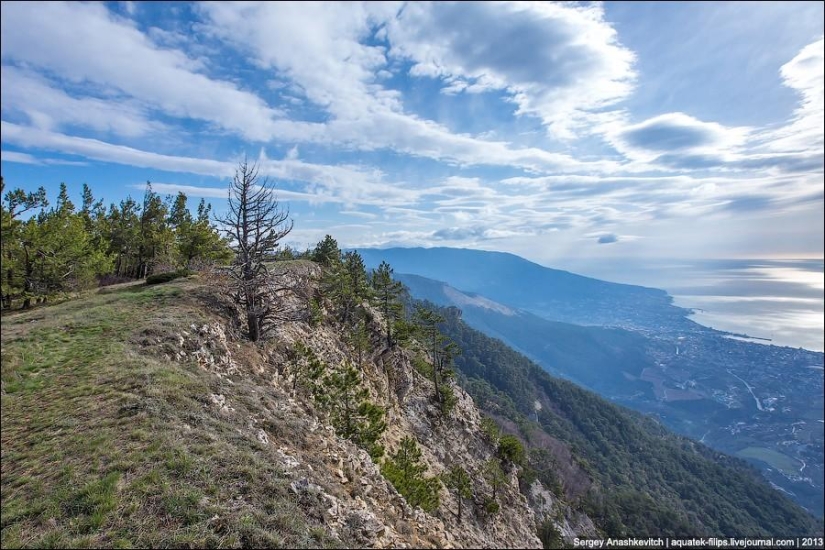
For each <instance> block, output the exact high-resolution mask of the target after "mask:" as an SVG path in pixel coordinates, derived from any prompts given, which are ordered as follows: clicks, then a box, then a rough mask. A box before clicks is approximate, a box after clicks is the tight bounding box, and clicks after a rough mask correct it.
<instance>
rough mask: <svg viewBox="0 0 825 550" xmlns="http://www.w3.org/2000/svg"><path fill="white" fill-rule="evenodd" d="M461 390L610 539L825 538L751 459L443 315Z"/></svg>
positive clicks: (450, 313)
mask: <svg viewBox="0 0 825 550" xmlns="http://www.w3.org/2000/svg"><path fill="white" fill-rule="evenodd" d="M442 312H443V314H444V316H445V318H446V319H447V322H446V323H445V325H444V330H445V334H447V335H448V336H449V337H450V338H452V339H453V340H454V341H455V342H456V343H458V344H459V346H460V347H461V349H462V350H463V353H462V355H461V356H459V357H457V358H456V367H457V369H458V370H459V372H460V379H461V383H462V386H463V387H465V388H466V389H467V390H468V391H469V393H470V394H471V395H472V396H473V398H474V399H475V400H476V402H477V403H478V404H479V406H480V407H481V408H482V410H484V411H485V412H487V413H488V414H491V415H493V416H495V417H497V418H499V419H500V420H502V421H505V423H506V422H509V426H510V429H511V430H512V431H514V432H515V433H518V434H519V435H520V437H522V438H524V440H525V441H526V443H527V445H528V447H529V448H530V458H531V460H530V464H531V466H532V468H533V470H534V471H533V474H532V475H536V476H538V478H539V479H541V480H542V481H543V482H544V483H545V484H546V485H548V486H551V487H555V492H556V495H557V496H559V497H561V498H563V499H564V500H565V501H566V502H567V503H569V504H571V505H572V508H573V509H574V510H581V511H585V512H586V513H587V514H588V515H589V516H590V517H591V518H593V519H594V521H595V522H596V523H597V525H598V526H599V527H600V528H601V529H602V530H603V533H604V534H605V535H608V536H626V535H631V536H635V537H645V536H661V535H663V534H668V535H670V536H679V535H681V536H699V535H707V536H714V535H716V536H720V535H723V536H789V535H791V534H796V535H803V534H813V533H817V532H818V533H821V532H822V524H821V521H817V520H816V519H815V518H814V517H813V516H811V515H809V514H808V513H807V512H805V511H804V510H803V509H802V508H800V507H799V506H798V505H797V504H795V503H793V502H792V501H791V500H790V499H789V498H787V497H786V496H785V495H783V494H781V493H780V492H778V491H776V490H774V489H773V488H771V487H770V486H769V485H768V483H767V482H766V481H765V480H764V479H762V478H761V476H760V475H759V473H758V472H757V471H756V470H755V469H753V468H752V467H750V466H748V465H747V464H746V463H745V462H744V461H742V460H739V459H736V458H733V457H730V456H727V455H724V454H721V453H718V452H716V451H712V450H711V449H709V448H707V447H705V446H704V445H702V444H700V443H696V442H695V441H691V440H689V439H686V438H683V437H679V436H676V435H673V434H672V433H670V432H668V431H667V430H665V429H664V428H663V427H662V426H661V425H660V424H658V423H657V422H655V421H653V420H651V419H650V418H646V417H644V416H641V415H639V414H638V413H634V412H632V411H630V410H627V409H624V408H623V407H620V406H617V405H614V404H612V403H609V402H607V401H606V400H604V399H602V398H600V397H598V396H597V395H595V394H593V393H591V392H588V391H586V390H583V389H581V388H579V387H577V386H576V385H574V384H572V383H570V382H567V381H564V380H559V379H557V378H553V377H552V376H550V375H548V374H547V373H546V372H545V371H544V370H543V369H541V367H539V366H538V365H536V364H534V363H533V362H531V361H530V360H529V359H527V358H526V357H524V356H522V355H520V354H518V353H517V352H515V351H513V350H512V349H510V348H508V347H507V346H505V345H504V344H503V343H502V342H500V341H499V340H496V339H493V338H490V337H488V336H485V335H484V334H482V333H480V332H478V331H476V330H474V329H472V328H470V327H468V326H467V325H466V324H465V323H464V322H462V321H461V320H460V317H459V316H458V315H456V314H455V310H450V309H444V310H442Z"/></svg>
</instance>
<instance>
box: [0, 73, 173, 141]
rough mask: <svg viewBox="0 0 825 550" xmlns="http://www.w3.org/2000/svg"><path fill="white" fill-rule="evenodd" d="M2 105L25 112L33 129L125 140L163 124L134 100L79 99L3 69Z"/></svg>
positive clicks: (35, 77)
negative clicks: (74, 130) (82, 131)
mask: <svg viewBox="0 0 825 550" xmlns="http://www.w3.org/2000/svg"><path fill="white" fill-rule="evenodd" d="M0 82H2V84H0V88H2V94H0V103H2V108H3V111H4V112H6V113H15V112H19V113H23V114H25V115H26V117H27V118H28V119H29V120H30V121H31V123H32V124H33V125H34V126H37V127H38V128H42V129H44V130H61V129H64V128H65V127H66V126H69V125H73V126H78V127H83V128H91V129H93V130H97V131H100V132H105V133H112V134H116V135H119V136H123V137H138V136H144V135H146V134H149V133H154V132H159V131H161V130H162V129H164V125H163V124H160V123H158V122H155V121H152V120H150V119H149V118H148V117H147V116H146V113H145V109H143V108H142V107H141V106H140V105H139V104H137V102H135V101H134V100H128V99H127V100H117V101H112V100H104V99H98V98H92V97H82V98H76V97H72V96H70V95H68V94H67V93H66V92H64V91H63V90H61V89H58V88H56V87H54V86H52V85H51V84H50V83H49V82H48V81H47V80H46V79H45V78H43V77H41V76H39V75H37V74H35V73H33V72H32V71H26V70H22V69H18V68H16V67H12V66H9V65H3V66H2V78H0Z"/></svg>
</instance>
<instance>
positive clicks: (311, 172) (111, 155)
mask: <svg viewBox="0 0 825 550" xmlns="http://www.w3.org/2000/svg"><path fill="white" fill-rule="evenodd" d="M0 128H2V133H3V141H4V142H5V143H10V144H15V145H17V146H20V147H26V148H37V149H46V150H51V151H58V152H61V153H68V154H73V155H81V156H84V157H87V158H90V159H94V160H99V161H104V162H113V163H118V164H127V165H130V166H138V167H143V168H157V169H160V170H166V171H170V172H185V173H190V174H200V175H205V176H214V177H218V178H228V177H231V176H232V175H233V174H234V171H235V168H236V166H237V164H236V163H235V162H232V161H218V160H211V159H202V158H192V157H182V156H175V155H162V154H159V153H153V152H149V151H142V150H140V149H135V148H132V147H125V146H123V145H113V144H111V143H106V142H103V141H99V140H95V139H88V138H80V137H74V136H68V135H65V134H60V133H57V132H49V131H45V130H39V129H36V128H31V127H25V126H20V125H17V124H13V123H11V122H7V121H3V122H2V123H0ZM257 162H258V166H259V168H260V173H261V175H262V176H269V177H273V178H277V179H280V180H284V181H286V182H299V183H300V185H302V186H303V187H305V188H306V190H307V193H305V194H300V195H293V196H294V198H296V199H300V200H311V201H312V202H315V203H320V202H340V203H343V204H349V205H355V204H376V205H384V206H388V205H404V204H410V203H411V202H414V201H415V200H416V197H417V196H418V194H417V192H415V191H413V190H410V189H407V188H405V187H404V186H403V185H391V184H387V183H385V182H383V181H382V178H383V174H382V173H381V172H380V171H377V170H369V171H366V170H362V169H358V168H354V167H349V166H332V165H325V164H312V163H307V162H302V161H299V160H292V159H285V160H271V159H269V158H267V157H266V155H265V154H262V155H261V156H260V157H259V158H258V160H257ZM284 192H286V191H284Z"/></svg>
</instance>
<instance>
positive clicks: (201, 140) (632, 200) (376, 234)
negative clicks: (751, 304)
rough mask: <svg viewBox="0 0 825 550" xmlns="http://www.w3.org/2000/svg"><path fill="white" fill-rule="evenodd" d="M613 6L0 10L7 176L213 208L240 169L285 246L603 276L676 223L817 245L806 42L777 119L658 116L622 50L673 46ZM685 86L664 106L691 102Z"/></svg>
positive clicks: (817, 169)
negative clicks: (287, 204)
mask: <svg viewBox="0 0 825 550" xmlns="http://www.w3.org/2000/svg"><path fill="white" fill-rule="evenodd" d="M611 9H613V6H612V5H611V4H609V3H607V4H592V5H583V4H578V3H547V2H495V3H493V2H490V3H487V2H474V3H451V2H434V3H429V2H415V3H404V2H399V3H394V2H382V3H371V2H366V3H360V2H348V3H332V2H328V3H306V2H302V3H290V2H277V3H257V2H249V3H247V2H231V3H230V2H224V3H205V4H194V5H190V4H178V5H174V6H169V5H164V4H151V3H145V4H124V5H119V4H118V5H116V4H104V3H88V4H87V3H63V2H50V3H45V4H42V5H38V4H32V3H3V4H2V18H0V20H1V22H2V36H1V37H0V38H1V39H2V82H1V85H2V94H0V101H2V126H0V128H1V129H2V145H3V152H2V160H3V170H4V177H5V178H6V180H7V181H9V182H12V180H14V179H16V180H18V181H14V182H12V183H13V185H19V184H20V183H19V182H29V181H31V182H35V181H40V180H42V179H43V178H52V177H53V175H52V174H53V173H51V172H47V171H45V169H46V168H47V167H54V166H55V165H57V164H58V163H61V164H62V165H63V166H65V167H66V168H67V170H68V169H69V168H72V169H76V170H75V171H73V172H67V173H68V174H69V177H75V178H76V179H77V180H78V181H87V180H93V179H94V178H97V177H100V178H102V177H103V176H98V175H97V174H98V173H100V172H102V170H103V169H104V168H105V169H110V168H111V167H113V166H114V167H117V170H116V173H117V174H124V173H128V174H130V175H129V176H128V177H127V178H126V181H123V183H122V185H120V186H111V187H107V191H106V192H107V193H110V192H111V193H113V194H114V196H112V197H111V200H118V199H119V198H121V197H120V196H118V194H120V195H125V194H126V193H129V192H132V191H134V190H135V188H134V187H131V186H132V185H136V184H138V182H143V181H145V180H146V179H147V177H146V176H145V175H144V174H145V173H146V172H149V173H152V174H153V175H157V177H156V178H155V179H158V180H159V182H158V183H156V189H157V190H159V191H161V192H164V193H166V192H169V193H174V192H177V191H183V192H185V193H187V194H188V195H191V196H202V197H207V198H213V199H216V204H217V199H221V198H222V197H224V196H225V193H224V189H225V184H226V181H227V180H228V179H229V178H231V176H232V174H233V172H234V168H235V166H236V162H237V160H238V159H239V158H242V157H243V156H244V155H248V156H249V157H250V158H254V159H256V161H257V162H258V163H259V165H260V168H261V171H262V173H263V174H266V175H268V176H270V177H272V178H276V179H277V180H278V188H279V196H280V197H281V198H282V199H283V200H288V201H292V202H294V203H295V205H296V207H295V209H294V212H295V214H296V215H298V216H300V217H301V223H302V224H307V225H306V228H305V229H302V230H301V233H296V235H302V238H312V236H314V235H316V234H318V233H320V237H323V234H324V233H326V232H329V231H332V230H333V229H335V230H339V231H340V232H341V238H340V240H341V242H342V243H349V244H359V245H363V244H372V245H376V244H379V245H380V244H390V243H396V244H398V243H406V244H427V243H431V242H435V241H437V242H438V243H439V244H448V245H458V246H487V245H488V244H489V243H491V242H494V243H496V244H495V246H500V247H502V248H504V249H507V247H511V248H510V249H512V250H514V251H515V250H517V249H518V250H521V249H522V248H524V249H526V250H528V251H529V250H530V249H531V246H530V245H528V244H525V243H530V242H534V243H535V242H541V243H542V244H541V245H540V246H539V245H534V246H533V247H532V248H535V249H539V248H540V249H542V250H544V251H551V250H552V251H553V253H554V254H605V255H606V254H611V253H618V252H612V250H619V249H621V252H622V253H627V252H628V251H631V250H643V249H644V247H645V246H648V245H649V246H651V247H654V246H655V247H658V249H657V250H659V251H662V250H665V251H669V250H672V249H673V246H672V243H673V242H677V241H678V239H677V238H675V237H674V238H672V239H671V240H669V241H667V243H666V244H655V243H664V242H665V241H664V239H663V235H665V234H667V233H668V231H670V229H668V228H672V227H676V226H677V225H678V224H679V223H682V224H693V223H698V222H699V221H701V223H704V224H710V225H714V226H717V227H725V228H736V230H737V231H739V232H744V233H746V234H748V235H754V237H753V238H752V241H753V242H759V241H760V239H759V238H757V236H759V237H762V239H761V241H762V242H765V243H772V242H777V243H779V242H778V241H772V240H771V239H769V238H767V237H766V236H765V233H766V231H767V228H769V227H771V225H772V224H773V225H776V224H777V223H779V224H783V227H797V226H798V224H801V221H800V220H806V221H808V222H811V225H810V227H814V226H815V227H817V228H819V227H821V224H817V223H815V222H817V221H818V220H819V219H820V218H821V217H822V215H821V210H822V202H823V201H822V194H821V186H822V177H823V158H824V155H823V132H822V128H823V40H822V38H819V39H817V37H816V36H814V37H813V38H811V40H812V42H811V43H809V44H802V45H801V46H799V49H798V50H796V51H795V52H794V53H793V54H792V55H789V56H788V57H787V58H785V59H783V60H782V62H780V63H777V64H776V65H775V66H771V67H769V69H770V70H769V71H767V72H765V73H764V74H761V75H760V78H761V80H759V82H760V85H761V86H763V87H765V88H767V87H771V89H779V90H780V91H783V93H785V94H786V95H788V96H789V97H791V100H793V99H794V98H795V99H796V103H795V104H794V103H792V102H791V103H789V104H788V105H785V106H784V107H782V106H776V107H775V111H772V112H771V113H770V117H768V116H764V117H762V118H757V117H755V118H754V119H753V120H750V119H747V120H742V119H737V120H733V119H732V118H729V117H726V116H724V113H722V114H721V115H719V116H714V114H713V113H712V112H711V111H712V110H701V109H700V110H696V111H694V110H691V109H690V108H688V106H681V105H678V104H673V103H672V102H671V99H672V97H671V93H670V92H671V91H672V90H671V88H669V86H670V83H668V82H666V81H665V82H662V81H659V80H652V76H651V75H650V74H647V73H645V70H644V68H645V66H646V65H645V63H644V61H645V60H644V59H640V58H639V55H638V53H637V52H635V51H634V50H633V48H632V47H631V44H632V43H633V41H632V36H633V34H634V33H628V34H627V36H628V37H629V39H626V37H625V36H623V35H622V32H624V31H627V29H628V28H629V27H628V25H633V24H636V23H638V24H639V25H640V28H646V29H647V30H648V31H651V29H653V31H655V32H650V33H649V34H651V37H650V39H651V40H654V39H655V40H656V41H657V43H659V44H661V47H662V48H668V47H670V48H676V47H678V45H673V44H670V43H669V41H668V40H669V37H668V35H667V32H666V29H663V30H661V32H659V31H656V29H655V24H658V23H659V21H652V22H651V21H646V22H641V21H639V22H635V21H628V20H624V21H623V22H622V23H621V24H619V23H617V22H616V21H617V12H612V13H611ZM628 9H632V7H629V8H628ZM662 9H668V8H662ZM782 9H786V8H782ZM787 9H788V10H790V11H788V14H789V17H790V16H792V15H793V14H794V13H795V12H793V9H792V8H787ZM640 13H641V12H640ZM643 23H645V24H647V25H648V26H647V27H645V25H643ZM651 25H652V26H651ZM657 32H658V34H657ZM79 36H82V37H83V39H82V40H81V39H79ZM479 37H483V38H484V39H483V40H480V39H479ZM751 46H752V48H753V49H754V55H758V51H759V48H764V47H767V46H765V45H763V44H761V42H760V41H759V37H753V44H751ZM708 48H709V49H710V46H708ZM717 50H718V52H719V53H718V55H719V56H724V55H725V48H723V47H721V46H720V47H719V48H717ZM714 61H715V60H714V59H711V58H709V59H707V60H705V62H706V63H707V64H712V63H713V62H714ZM698 66H699V65H698V64H697V67H698ZM755 66H761V65H759V64H757V65H755ZM742 70H743V71H745V70H751V68H750V67H747V68H745V67H743V68H742ZM697 71H698V69H697ZM668 74H670V73H668ZM736 76H737V75H734V74H732V75H731V78H736ZM748 76H749V78H750V79H751V80H752V81H756V77H755V76H753V75H750V74H749V75H748ZM690 77H691V79H692V80H690V79H689V81H680V82H674V83H673V84H672V86H673V87H678V88H679V89H685V88H689V87H691V86H694V87H698V86H703V85H705V82H704V80H703V79H702V74H701V72H696V73H695V74H693V73H691V74H690ZM654 84H655V85H654ZM759 92H760V89H759V88H754V91H753V93H755V94H758V93H759ZM637 94H643V95H644V97H645V98H648V99H650V101H649V104H645V106H644V108H640V107H639V106H638V105H637V104H634V103H633V99H634V98H635V97H636V95H637ZM718 112H721V111H718ZM709 113H711V114H709ZM760 114H762V113H760ZM765 120H769V121H770V122H769V123H766V122H765ZM83 164H88V165H89V170H88V171H82V170H83V166H82V165H83ZM37 170H40V171H39V172H38V171H37ZM112 171H115V170H114V169H112ZM42 174H46V175H42ZM118 177H120V176H118ZM106 185H110V183H109V182H108V181H107V182H106ZM109 198H110V197H107V199H109ZM777 220H778V221H777ZM791 222H792V223H791ZM674 231H675V230H674ZM718 233H719V234H720V235H722V237H719V238H726V239H728V240H729V241H730V242H734V241H736V242H739V240H738V239H739V238H738V237H737V238H736V239H734V237H732V236H729V235H732V232H730V231H725V232H723V231H720V232H718ZM809 233H813V236H808V238H807V240H805V242H806V243H808V242H811V243H814V244H816V243H817V242H821V241H822V240H823V239H822V237H821V233H820V230H819V229H816V230H815V231H814V230H809ZM675 234H676V236H678V237H680V238H682V239H685V240H690V239H692V240H693V241H694V242H695V241H696V240H698V239H701V238H706V235H705V234H704V233H703V232H701V231H693V230H691V231H683V232H681V233H679V232H676V233H675ZM783 238H784V237H783ZM616 242H620V243H621V245H620V246H617V247H603V246H599V245H602V244H611V243H616ZM748 242H751V241H750V240H749V241H748ZM731 246H732V245H731ZM748 246H750V245H748ZM754 246H755V245H754ZM771 246H774V245H772V244H771ZM776 246H777V247H784V246H787V245H786V244H785V241H784V240H783V241H782V243H779V244H776ZM806 246H807V247H808V248H810V246H809V245H807V244H806ZM519 247H522V248H519ZM682 249H684V250H686V251H687V250H691V247H689V246H685V247H680V248H679V250H680V251H681V250H682ZM692 249H693V250H701V247H699V246H698V245H696V246H694V247H693V248H692ZM651 250H652V249H651ZM546 253H547V254H549V253H550V252H546Z"/></svg>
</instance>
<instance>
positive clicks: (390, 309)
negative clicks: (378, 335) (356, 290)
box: [372, 262, 404, 347]
mask: <svg viewBox="0 0 825 550" xmlns="http://www.w3.org/2000/svg"><path fill="white" fill-rule="evenodd" d="M392 274H393V269H392V268H391V267H390V264H388V263H387V262H381V265H379V266H378V269H375V270H373V272H372V288H373V290H374V299H375V301H376V302H377V305H378V307H379V309H380V310H381V313H382V314H383V315H384V323H385V324H386V329H387V346H389V347H392V346H393V345H394V343H395V341H394V340H393V327H394V326H395V323H396V322H397V321H398V320H399V319H400V318H401V315H402V312H403V307H402V305H401V302H400V301H399V296H400V295H401V293H402V292H403V288H404V287H403V285H402V284H401V283H400V282H398V281H395V280H393V278H392Z"/></svg>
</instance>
